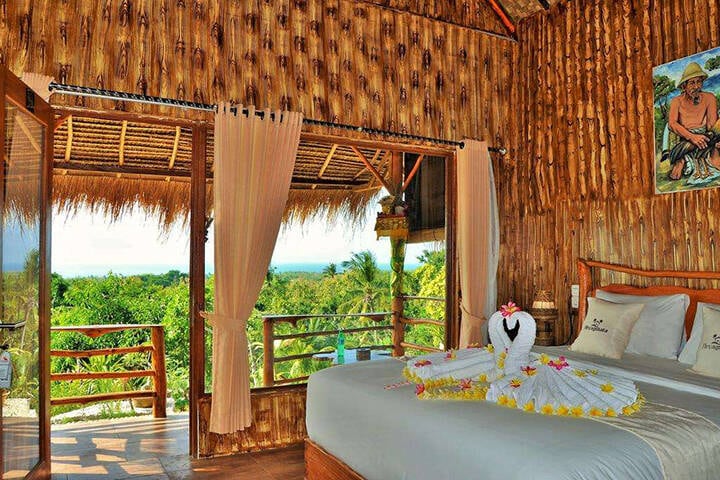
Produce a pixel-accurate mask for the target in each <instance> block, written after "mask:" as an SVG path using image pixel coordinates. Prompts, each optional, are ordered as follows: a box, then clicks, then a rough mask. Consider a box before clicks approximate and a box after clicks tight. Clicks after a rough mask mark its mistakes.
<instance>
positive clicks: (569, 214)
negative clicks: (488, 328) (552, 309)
mask: <svg viewBox="0 0 720 480" xmlns="http://www.w3.org/2000/svg"><path fill="white" fill-rule="evenodd" d="M652 4H654V8H651V5H652ZM719 15H720V2H718V1H717V0H712V1H707V0H667V1H662V2H657V1H655V2H652V1H648V0H645V1H643V0H617V1H615V0H573V1H565V0H563V1H561V2H560V3H559V4H557V5H555V6H554V7H553V8H552V9H551V11H550V12H549V14H541V15H536V16H533V17H531V18H529V19H527V20H526V21H524V22H522V23H521V24H520V25H519V29H518V33H519V39H520V52H519V56H518V57H519V61H518V67H517V75H516V81H515V88H514V89H513V93H512V103H513V104H514V105H521V106H522V108H518V109H517V110H516V111H515V119H516V120H517V125H518V131H517V132H513V133H511V135H512V136H513V137H517V138H518V139H520V141H519V145H518V148H519V151H518V155H517V158H516V159H515V161H513V162H512V163H511V164H508V165H507V168H506V169H505V170H504V171H501V173H500V178H501V180H502V182H501V186H500V189H501V192H500V201H501V207H500V208H501V215H502V219H501V228H502V236H501V241H502V248H501V256H502V258H501V272H500V276H499V288H500V291H499V297H498V298H499V300H505V299H508V298H514V299H517V300H519V302H520V303H521V304H524V305H529V303H530V302H531V300H532V296H533V292H534V291H536V290H537V289H540V288H549V289H551V290H552V291H553V292H555V297H556V301H557V302H558V303H559V304H560V307H561V316H562V318H563V320H566V318H567V317H566V311H567V301H568V297H569V295H570V284H572V283H577V272H576V265H575V262H576V259H577V258H578V257H586V258H593V259H597V260H602V261H609V262H614V263H622V264H630V265H633V266H636V267H641V268H651V269H689V270H718V267H720V265H719V263H720V259H719V257H718V253H720V252H718V251H717V250H718V248H717V243H718V238H717V235H718V232H720V215H718V209H720V190H718V189H715V190H704V191H695V192H688V193H676V194H666V195H655V194H654V183H653V175H654V173H653V155H654V154H653V149H654V147H653V112H652V103H653V87H652V67H653V66H655V65H659V64H663V63H666V62H668V61H670V60H673V59H676V58H680V57H684V56H687V55H690V54H693V53H696V52H699V51H703V50H706V49H708V48H711V47H714V46H718V45H719V44H720V39H719V38H718V37H719V36H720V29H718V27H717V24H718V23H717V22H718V17H719ZM516 259H522V260H521V261H517V260H516ZM601 280H602V281H603V282H604V283H607V282H609V281H619V282H627V281H629V280H634V281H635V283H638V284H642V282H640V281H638V279H627V278H622V277H617V276H616V277H615V278H607V277H603V278H602V279H601ZM695 286H701V284H696V285H695ZM705 286H707V284H705ZM564 323H565V328H567V327H566V322H564Z"/></svg>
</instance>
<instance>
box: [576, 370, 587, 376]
mask: <svg viewBox="0 0 720 480" xmlns="http://www.w3.org/2000/svg"><path fill="white" fill-rule="evenodd" d="M573 373H574V374H575V375H577V376H578V377H580V378H585V376H586V375H587V373H585V372H584V371H582V370H573Z"/></svg>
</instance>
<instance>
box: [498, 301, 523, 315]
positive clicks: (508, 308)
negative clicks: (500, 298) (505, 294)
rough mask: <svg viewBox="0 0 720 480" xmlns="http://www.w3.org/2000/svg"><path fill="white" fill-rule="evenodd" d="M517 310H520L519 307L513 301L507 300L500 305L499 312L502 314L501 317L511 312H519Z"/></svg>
mask: <svg viewBox="0 0 720 480" xmlns="http://www.w3.org/2000/svg"><path fill="white" fill-rule="evenodd" d="M519 311H520V307H518V306H517V305H515V302H513V301H509V302H508V303H507V304H506V305H503V306H501V307H500V313H501V314H502V316H503V317H509V316H510V315H512V314H513V313H515V312H519Z"/></svg>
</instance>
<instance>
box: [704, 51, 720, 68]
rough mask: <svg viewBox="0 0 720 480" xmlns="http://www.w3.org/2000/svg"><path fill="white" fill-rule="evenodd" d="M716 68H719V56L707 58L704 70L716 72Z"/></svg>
mask: <svg viewBox="0 0 720 480" xmlns="http://www.w3.org/2000/svg"><path fill="white" fill-rule="evenodd" d="M718 68H720V55H717V56H715V57H712V58H709V59H708V60H707V62H705V69H706V70H717V69H718Z"/></svg>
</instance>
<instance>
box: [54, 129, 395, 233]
mask: <svg viewBox="0 0 720 480" xmlns="http://www.w3.org/2000/svg"><path fill="white" fill-rule="evenodd" d="M358 151H359V152H360V153H361V154H362V155H363V156H364V157H365V158H366V159H367V160H368V161H369V162H370V164H371V165H372V166H373V167H374V168H375V169H376V170H377V172H378V173H379V174H380V175H381V176H383V177H385V176H386V175H387V173H388V169H389V162H390V156H391V155H390V152H389V150H385V149H383V148H369V147H362V146H361V147H359V148H358ZM206 154H207V176H208V178H209V179H212V176H213V164H212V163H213V133H212V128H209V129H208V141H207V152H206ZM191 156H192V130H191V129H190V128H188V127H179V126H171V125H155V124H147V123H140V122H134V121H127V120H119V119H100V118H90V117H82V116H77V115H72V116H70V117H68V118H66V119H65V120H64V121H63V122H62V123H61V125H60V126H59V127H58V128H57V129H56V131H55V148H54V162H55V165H54V170H55V181H54V196H55V201H56V202H57V203H59V204H60V206H61V207H62V208H65V209H68V210H75V209H77V208H78V207H81V206H87V207H90V208H92V209H99V210H101V211H103V212H105V213H107V214H109V215H110V216H111V217H113V218H117V217H118V216H120V215H121V214H122V213H123V212H124V211H127V210H128V209H130V208H132V207H133V205H135V204H139V205H140V206H142V207H143V208H144V209H145V210H146V211H150V212H151V213H154V214H158V215H159V216H160V217H161V218H162V219H163V222H164V223H165V224H166V225H169V224H171V223H172V222H174V221H175V220H177V219H179V218H180V219H185V217H186V216H187V214H188V209H189V198H190V197H189V192H190V171H191ZM381 186H382V185H381V184H380V182H379V180H378V179H377V178H376V177H375V176H374V175H373V173H371V172H370V171H369V169H368V168H367V166H366V165H365V163H363V161H362V160H361V158H360V157H359V156H358V154H357V153H356V152H355V151H353V150H352V147H351V146H349V145H344V144H338V143H332V142H329V141H321V140H316V139H306V138H302V139H301V142H300V146H299V149H298V153H297V157H296V160H295V170H294V172H293V177H292V184H291V195H290V200H289V204H288V211H287V215H286V219H287V220H293V219H294V220H305V219H307V218H309V217H311V216H314V215H316V214H323V215H328V214H329V215H330V217H333V219H334V218H337V217H338V216H342V217H345V218H348V219H350V220H359V219H360V218H361V217H362V216H363V215H364V211H365V208H366V207H367V206H368V202H370V201H371V200H372V199H373V197H374V196H375V195H376V194H377V193H378V192H379V190H380V187H381ZM208 200H210V197H209V198H208Z"/></svg>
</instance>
